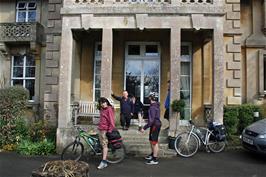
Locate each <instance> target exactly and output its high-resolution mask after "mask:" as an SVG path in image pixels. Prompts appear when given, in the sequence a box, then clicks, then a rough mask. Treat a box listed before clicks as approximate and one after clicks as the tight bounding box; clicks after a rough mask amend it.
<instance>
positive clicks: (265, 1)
mask: <svg viewBox="0 0 266 177" xmlns="http://www.w3.org/2000/svg"><path fill="white" fill-rule="evenodd" d="M263 5H264V6H263V9H264V29H263V32H264V35H266V0H264V3H263Z"/></svg>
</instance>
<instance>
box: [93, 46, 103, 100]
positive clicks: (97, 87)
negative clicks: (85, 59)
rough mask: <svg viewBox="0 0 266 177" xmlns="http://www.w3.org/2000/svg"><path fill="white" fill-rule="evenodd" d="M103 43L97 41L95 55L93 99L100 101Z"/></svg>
mask: <svg viewBox="0 0 266 177" xmlns="http://www.w3.org/2000/svg"><path fill="white" fill-rule="evenodd" d="M101 60H102V44H101V43H99V42H98V43H96V47H95V56H94V89H93V92H94V93H93V95H94V96H93V98H94V99H93V100H94V101H98V99H99V98H100V96H101V64H102V61H101Z"/></svg>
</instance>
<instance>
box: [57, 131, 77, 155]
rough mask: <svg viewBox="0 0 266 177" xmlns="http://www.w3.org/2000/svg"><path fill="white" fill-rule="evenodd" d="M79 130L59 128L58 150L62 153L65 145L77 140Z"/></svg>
mask: <svg viewBox="0 0 266 177" xmlns="http://www.w3.org/2000/svg"><path fill="white" fill-rule="evenodd" d="M76 135H77V132H76V131H75V129H74V128H57V131H56V152H57V153H58V154H61V153H62V151H63V149H64V147H66V146H67V145H68V144H69V143H71V142H73V141H74V140H75V137H76Z"/></svg>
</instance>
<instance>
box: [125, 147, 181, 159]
mask: <svg viewBox="0 0 266 177" xmlns="http://www.w3.org/2000/svg"><path fill="white" fill-rule="evenodd" d="M126 150H127V154H129V155H133V156H137V157H145V156H146V155H148V154H150V153H151V150H150V149H145V150H141V151H140V150H139V149H130V150H128V149H126ZM158 156H159V157H176V156H177V153H176V152H175V150H172V149H159V155H158Z"/></svg>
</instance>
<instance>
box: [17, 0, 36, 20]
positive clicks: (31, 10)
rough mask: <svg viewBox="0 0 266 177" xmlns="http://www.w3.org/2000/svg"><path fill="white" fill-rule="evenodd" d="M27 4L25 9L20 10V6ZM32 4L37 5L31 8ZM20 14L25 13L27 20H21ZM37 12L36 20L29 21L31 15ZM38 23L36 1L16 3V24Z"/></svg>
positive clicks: (23, 0)
mask: <svg viewBox="0 0 266 177" xmlns="http://www.w3.org/2000/svg"><path fill="white" fill-rule="evenodd" d="M21 3H25V5H24V8H19V4H21ZM30 3H35V6H34V7H29V4H30ZM19 12H25V14H26V15H25V18H23V20H22V21H21V20H19ZM30 12H35V19H34V20H33V21H29V13H30ZM36 21H37V2H36V1H32V0H31V1H25V0H22V1H17V3H16V22H36Z"/></svg>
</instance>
